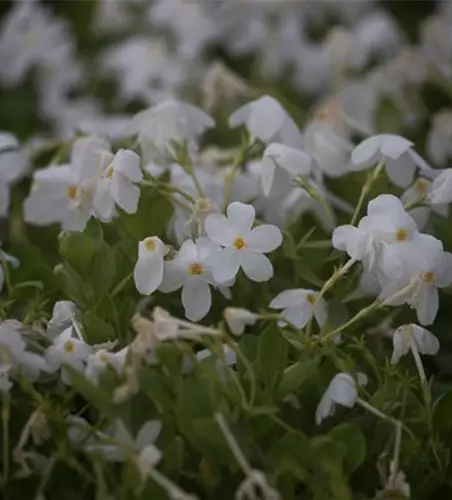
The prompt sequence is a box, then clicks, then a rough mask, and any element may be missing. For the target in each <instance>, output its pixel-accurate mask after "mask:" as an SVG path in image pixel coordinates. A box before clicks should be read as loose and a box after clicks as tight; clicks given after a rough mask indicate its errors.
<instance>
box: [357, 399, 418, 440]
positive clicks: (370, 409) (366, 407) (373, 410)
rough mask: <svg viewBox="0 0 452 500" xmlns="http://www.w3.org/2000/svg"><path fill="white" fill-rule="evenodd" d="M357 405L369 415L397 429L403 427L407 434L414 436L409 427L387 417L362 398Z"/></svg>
mask: <svg viewBox="0 0 452 500" xmlns="http://www.w3.org/2000/svg"><path fill="white" fill-rule="evenodd" d="M356 403H357V404H358V405H359V406H361V408H363V409H364V410H366V411H368V412H369V413H372V414H373V415H375V416H376V417H378V418H380V419H381V420H384V421H385V422H388V423H390V424H392V425H394V426H396V427H399V426H401V427H402V428H403V430H404V431H405V432H407V434H409V435H410V436H411V437H414V436H413V433H412V432H411V430H410V429H408V427H406V426H405V425H404V424H403V423H402V422H400V420H397V419H396V418H393V417H391V416H390V415H387V414H386V413H383V412H382V411H380V410H379V409H378V408H375V406H372V405H371V404H369V403H367V401H364V400H363V399H361V398H357V400H356Z"/></svg>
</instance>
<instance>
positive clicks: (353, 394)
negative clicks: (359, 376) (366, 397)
mask: <svg viewBox="0 0 452 500" xmlns="http://www.w3.org/2000/svg"><path fill="white" fill-rule="evenodd" d="M357 398H358V389H357V387H356V382H355V381H354V379H353V378H352V377H351V376H350V375H349V374H348V373H338V374H337V375H336V376H335V377H334V378H333V380H332V381H331V382H330V385H329V386H328V389H327V390H326V391H325V394H324V395H323V396H322V399H321V400H320V403H319V406H318V407H317V410H316V413H315V421H316V423H317V425H320V424H321V423H322V420H323V419H324V418H326V417H329V416H331V415H334V412H335V406H336V404H338V405H341V406H345V407H347V408H353V406H354V405H355V403H356V400H357Z"/></svg>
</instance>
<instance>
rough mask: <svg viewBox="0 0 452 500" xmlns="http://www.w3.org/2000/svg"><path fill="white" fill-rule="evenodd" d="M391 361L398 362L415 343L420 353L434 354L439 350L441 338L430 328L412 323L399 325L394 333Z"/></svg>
mask: <svg viewBox="0 0 452 500" xmlns="http://www.w3.org/2000/svg"><path fill="white" fill-rule="evenodd" d="M392 342H393V345H394V349H393V351H392V356H391V363H392V364H395V363H398V361H399V360H400V358H401V357H402V356H406V355H407V354H408V352H409V351H410V349H411V348H412V346H413V343H414V344H415V348H416V349H417V351H418V352H419V353H420V354H429V355H431V356H434V355H435V354H436V353H437V352H438V351H439V347H440V345H439V340H438V339H437V338H436V337H435V336H434V335H433V334H432V333H430V332H429V331H428V330H426V329H425V328H422V327H421V326H419V325H415V324H410V325H402V326H399V327H398V328H397V329H396V330H395V331H394V333H393V336H392Z"/></svg>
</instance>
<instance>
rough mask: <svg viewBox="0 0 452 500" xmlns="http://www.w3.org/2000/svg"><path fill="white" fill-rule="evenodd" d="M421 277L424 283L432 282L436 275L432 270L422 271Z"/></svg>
mask: <svg viewBox="0 0 452 500" xmlns="http://www.w3.org/2000/svg"><path fill="white" fill-rule="evenodd" d="M422 279H423V280H424V281H425V283H433V282H434V281H435V280H436V275H435V273H434V272H433V271H427V272H425V273H422Z"/></svg>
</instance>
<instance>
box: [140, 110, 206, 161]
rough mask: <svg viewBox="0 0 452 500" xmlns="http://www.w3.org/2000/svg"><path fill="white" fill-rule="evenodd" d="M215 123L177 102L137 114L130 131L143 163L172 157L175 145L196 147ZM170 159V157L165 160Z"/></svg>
mask: <svg viewBox="0 0 452 500" xmlns="http://www.w3.org/2000/svg"><path fill="white" fill-rule="evenodd" d="M214 124H215V122H214V120H213V119H212V117H210V116H209V115H208V114H206V113H205V112H204V111H202V110H201V109H199V108H197V107H195V106H191V105H190V104H185V103H181V102H177V101H165V102H162V103H160V104H158V105H157V106H154V107H153V108H150V109H147V110H145V111H142V112H141V113H138V114H137V115H136V116H135V117H134V119H133V122H132V124H131V126H130V131H131V132H133V133H135V134H138V140H139V142H140V145H141V148H142V152H143V157H144V161H145V163H147V162H149V161H151V160H157V159H159V160H160V159H167V160H168V159H170V160H172V159H173V157H174V143H176V144H180V145H182V144H184V143H187V145H188V146H193V145H196V142H197V140H198V138H199V137H200V136H201V135H202V134H203V133H204V131H205V130H206V129H207V128H210V127H212V126H213V125H214ZM168 156H169V158H168Z"/></svg>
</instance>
